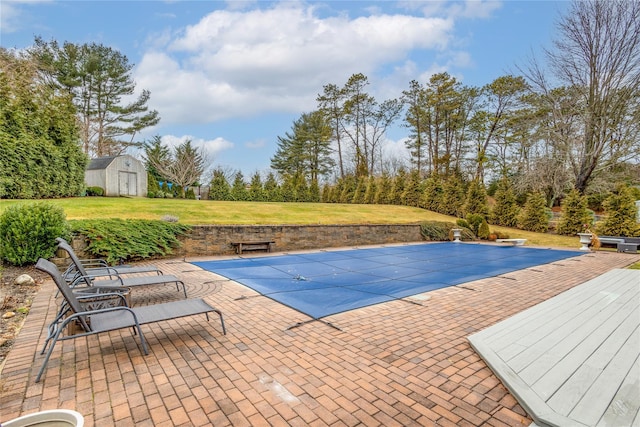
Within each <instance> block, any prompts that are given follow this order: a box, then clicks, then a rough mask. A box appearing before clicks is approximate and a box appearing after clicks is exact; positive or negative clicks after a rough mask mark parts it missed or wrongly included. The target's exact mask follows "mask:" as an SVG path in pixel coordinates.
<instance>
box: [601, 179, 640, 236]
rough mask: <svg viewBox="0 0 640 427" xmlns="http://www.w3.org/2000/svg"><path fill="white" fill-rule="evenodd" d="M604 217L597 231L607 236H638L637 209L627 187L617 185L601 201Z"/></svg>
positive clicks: (639, 232) (639, 233)
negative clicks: (613, 190)
mask: <svg viewBox="0 0 640 427" xmlns="http://www.w3.org/2000/svg"><path fill="white" fill-rule="evenodd" d="M603 206H604V210H605V214H606V217H605V219H604V221H603V222H602V224H601V225H599V227H598V231H599V232H600V233H601V234H604V235H607V236H626V237H631V236H640V226H639V225H638V220H637V215H638V211H637V209H636V206H635V201H634V200H633V196H632V193H631V190H630V189H629V187H627V186H624V185H619V186H618V187H617V188H616V191H615V192H614V193H612V194H611V195H610V196H609V197H607V198H606V199H605V201H604V203H603Z"/></svg>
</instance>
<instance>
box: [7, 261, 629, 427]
mask: <svg viewBox="0 0 640 427" xmlns="http://www.w3.org/2000/svg"><path fill="white" fill-rule="evenodd" d="M637 261H640V255H631V254H619V253H614V252H603V251H600V252H594V253H586V254H584V255H581V256H579V257H576V258H570V259H567V260H563V261H559V262H554V263H551V264H546V265H540V266H536V267H532V268H529V269H525V270H520V271H517V272H513V273H508V274H505V275H503V276H498V277H493V278H488V279H483V280H478V281H475V282H469V283H465V284H463V285H460V286H456V287H450V288H445V289H440V290H437V291H433V292H430V293H428V294H422V295H420V296H418V297H410V298H405V299H404V300H397V301H392V302H388V303H384V304H379V305H375V306H370V307H365V308H362V309H358V310H353V311H350V312H346V313H341V314H338V315H334V316H330V317H328V318H326V319H324V320H325V321H326V322H329V323H330V325H329V324H327V323H324V322H323V321H314V322H310V323H304V324H301V325H299V326H297V327H294V328H290V327H292V326H294V325H296V324H297V323H298V322H305V321H307V320H309V318H308V317H306V316H305V315H303V314H301V313H299V312H297V311H295V310H292V309H290V308H288V307H286V306H283V305H281V304H279V303H277V302H275V301H272V300H270V299H268V298H266V297H263V296H260V295H259V294H257V293H256V292H254V291H252V290H250V289H248V288H246V287H244V286H241V285H239V284H236V283H235V282H232V281H229V280H227V279H224V278H221V277H220V276H217V275H215V274H213V273H209V272H207V271H204V270H200V269H199V268H197V267H195V266H193V265H191V264H189V263H187V262H185V261H184V260H181V259H170V260H154V261H153V264H155V265H158V266H159V267H160V268H161V269H162V270H163V271H164V272H165V273H167V274H175V275H177V276H178V277H180V278H183V279H184V281H185V283H186V284H187V291H188V293H189V296H190V297H203V298H205V300H207V301H209V302H210V303H211V304H212V305H213V306H215V307H217V308H219V309H221V310H222V312H223V313H224V316H225V323H226V324H227V329H228V333H227V335H226V336H224V335H222V331H221V328H220V323H219V322H217V321H216V319H215V318H213V317H212V318H211V321H210V322H206V320H205V318H204V316H194V317H189V318H182V319H177V320H173V321H168V322H162V323H158V324H153V325H149V326H144V327H143V331H144V333H145V337H146V338H147V340H148V344H149V346H150V352H149V355H147V356H144V355H143V354H142V353H141V351H140V347H139V340H138V339H137V337H135V336H133V334H132V333H131V331H129V330H120V331H115V332H111V333H108V334H101V335H98V336H95V335H94V336H90V337H85V338H79V339H75V340H69V341H63V342H59V343H58V345H57V346H56V349H55V351H54V353H53V355H52V358H51V360H50V362H49V365H48V368H47V370H46V371H45V374H44V376H43V379H42V381H41V382H40V383H37V384H36V383H35V382H34V378H35V374H36V373H37V370H38V369H39V367H40V364H41V362H42V359H43V356H41V355H40V354H39V350H40V348H41V346H42V344H43V342H44V338H45V336H46V325H47V324H48V322H50V321H51V319H52V318H53V316H54V315H55V311H56V307H57V301H56V299H55V297H54V294H55V292H54V285H53V282H51V281H47V282H45V284H44V285H43V286H42V288H41V290H40V292H39V293H38V295H37V297H36V298H35V300H34V302H33V306H32V309H31V312H30V314H29V316H28V318H27V320H26V322H25V325H24V327H23V329H22V331H21V332H20V335H19V336H18V338H17V340H16V342H15V345H14V347H13V349H12V351H11V353H10V354H9V356H8V357H7V359H6V362H5V365H4V367H3V368H2V372H1V373H0V421H1V420H5V421H6V420H9V419H12V418H15V417H18V416H20V415H24V414H27V413H31V412H36V411H39V410H46V409H55V408H66V409H73V410H76V411H78V412H80V413H81V414H83V415H84V417H85V425H86V426H100V427H102V426H111V425H114V426H115V425H117V426H128V425H132V426H133V425H135V426H158V427H163V426H208V425H215V426H227V425H229V426H356V425H360V426H378V425H379V426H413V425H415V426H480V425H487V426H528V425H529V424H531V422H532V421H531V418H529V417H528V416H527V414H526V413H525V411H524V410H523V409H522V407H521V406H520V405H519V404H518V403H517V401H516V400H515V399H514V398H513V396H511V395H510V394H509V392H508V391H507V390H506V389H505V387H504V386H503V385H502V384H501V382H500V381H499V380H498V379H497V378H496V376H495V375H493V373H492V372H491V370H490V369H489V368H488V367H487V366H486V364H485V363H484V362H483V361H482V360H481V359H480V357H479V356H478V355H477V354H476V353H475V352H474V351H473V349H472V348H471V346H470V345H469V342H468V341H467V338H466V337H467V336H469V335H471V334H473V333H474V332H476V331H479V330H482V329H484V328H487V327H489V326H491V325H493V324H495V323H497V322H499V321H501V320H503V319H505V318H507V317H509V316H511V315H513V314H515V313H517V312H520V311H522V310H524V309H526V308H528V307H530V306H532V305H535V304H537V303H539V302H541V301H544V300H546V299H548V298H550V297H552V296H555V295H557V294H559V293H560V292H562V291H564V290H566V289H569V288H571V287H573V286H576V285H578V284H580V283H583V282H585V281H587V280H589V279H591V278H593V277H595V276H598V275H599V274H602V273H604V272H605V271H608V270H610V269H612V268H622V267H625V266H627V265H629V264H631V263H633V262H637ZM180 296H181V293H179V292H176V291H175V290H172V289H171V288H170V287H148V288H146V289H135V290H134V291H133V295H132V301H133V304H134V305H143V304H150V303H157V302H161V301H167V300H172V299H180ZM331 325H333V326H335V327H332V326H331Z"/></svg>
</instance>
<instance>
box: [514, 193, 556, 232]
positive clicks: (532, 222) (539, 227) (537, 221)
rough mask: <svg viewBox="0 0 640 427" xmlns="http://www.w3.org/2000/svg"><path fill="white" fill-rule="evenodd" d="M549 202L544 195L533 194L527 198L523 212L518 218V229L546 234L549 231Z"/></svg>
mask: <svg viewBox="0 0 640 427" xmlns="http://www.w3.org/2000/svg"><path fill="white" fill-rule="evenodd" d="M547 212H548V209H547V200H546V198H545V197H544V194H543V193H540V192H537V193H531V194H530V195H529V197H527V202H526V203H525V205H524V209H523V211H522V212H521V213H520V216H519V217H518V227H519V228H521V229H523V230H527V231H535V232H538V233H546V232H547V230H548V229H549V215H548V213H547Z"/></svg>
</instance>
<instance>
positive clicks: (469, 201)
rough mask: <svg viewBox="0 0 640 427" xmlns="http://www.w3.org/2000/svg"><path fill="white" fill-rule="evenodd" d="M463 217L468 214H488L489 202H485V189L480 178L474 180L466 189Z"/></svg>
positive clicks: (485, 215) (486, 215) (484, 215)
mask: <svg viewBox="0 0 640 427" xmlns="http://www.w3.org/2000/svg"><path fill="white" fill-rule="evenodd" d="M463 211H464V215H465V217H466V216H467V215H469V214H477V215H482V216H483V217H484V218H487V217H488V216H489V204H488V203H487V190H486V189H485V188H484V185H483V184H482V183H481V182H480V180H477V179H476V180H474V181H472V182H471V184H470V185H469V188H468V190H467V198H466V200H465V202H464V207H463Z"/></svg>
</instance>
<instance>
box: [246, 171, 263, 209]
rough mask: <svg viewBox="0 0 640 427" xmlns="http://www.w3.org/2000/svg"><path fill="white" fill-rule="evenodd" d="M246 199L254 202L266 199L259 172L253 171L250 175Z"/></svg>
mask: <svg viewBox="0 0 640 427" xmlns="http://www.w3.org/2000/svg"><path fill="white" fill-rule="evenodd" d="M248 200H251V201H254V202H264V201H265V200H266V194H265V191H264V188H263V186H262V178H261V177H260V172H255V173H254V174H253V175H252V176H251V184H250V185H249V198H248Z"/></svg>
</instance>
